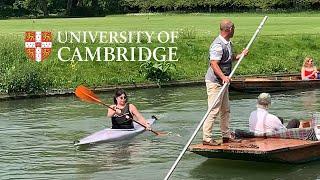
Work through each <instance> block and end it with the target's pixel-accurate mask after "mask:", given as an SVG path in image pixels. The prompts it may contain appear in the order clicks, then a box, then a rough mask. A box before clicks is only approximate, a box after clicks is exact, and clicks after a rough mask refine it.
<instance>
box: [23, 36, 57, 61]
mask: <svg viewBox="0 0 320 180" xmlns="http://www.w3.org/2000/svg"><path fill="white" fill-rule="evenodd" d="M24 41H25V51H26V54H27V56H28V57H29V58H30V59H32V60H34V61H37V62H41V61H43V60H44V59H46V58H48V57H49V56H50V54H51V48H52V34H51V32H38V31H37V32H35V31H29V32H25V36H24Z"/></svg>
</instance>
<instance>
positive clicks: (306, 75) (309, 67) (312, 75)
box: [301, 57, 318, 80]
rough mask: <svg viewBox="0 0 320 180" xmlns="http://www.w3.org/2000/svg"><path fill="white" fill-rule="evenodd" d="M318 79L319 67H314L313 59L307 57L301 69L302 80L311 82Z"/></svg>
mask: <svg viewBox="0 0 320 180" xmlns="http://www.w3.org/2000/svg"><path fill="white" fill-rule="evenodd" d="M317 78H318V70H317V67H316V66H314V65H313V59H312V58H311V57H306V58H305V59H304V61H303V66H302V68H301V79H302V80H310V79H317Z"/></svg>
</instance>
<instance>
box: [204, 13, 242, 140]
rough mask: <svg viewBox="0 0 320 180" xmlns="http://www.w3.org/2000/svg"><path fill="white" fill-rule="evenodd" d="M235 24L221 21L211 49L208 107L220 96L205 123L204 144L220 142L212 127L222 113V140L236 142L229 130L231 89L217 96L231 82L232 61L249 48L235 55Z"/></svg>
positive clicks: (225, 20)
mask: <svg viewBox="0 0 320 180" xmlns="http://www.w3.org/2000/svg"><path fill="white" fill-rule="evenodd" d="M234 30H235V26H234V24H233V22H231V21H230V20H229V19H224V20H222V21H221V22H220V35H219V36H218V37H217V38H216V39H215V40H214V41H213V42H212V44H211V46H210V49H209V63H208V64H209V67H208V70H207V74H206V76H205V82H206V87H207V95H208V107H210V106H212V103H213V102H214V101H215V99H216V98H218V101H217V104H216V105H215V106H214V107H213V108H212V110H211V112H210V114H209V116H208V118H207V119H206V120H205V122H204V124H203V142H202V144H203V145H209V146H215V145H219V144H220V143H218V142H216V141H215V140H213V138H212V128H213V124H214V121H215V120H216V118H217V117H218V115H220V119H221V120H220V129H221V133H222V142H223V143H228V142H236V140H235V139H233V138H231V134H230V130H229V114H230V107H229V106H230V105H229V91H228V88H226V89H225V90H224V92H223V93H222V94H221V96H219V97H217V95H218V93H219V91H220V90H221V88H222V86H223V84H224V83H229V82H230V79H229V77H228V76H229V75H230V73H231V69H232V61H233V60H239V59H240V57H241V54H244V55H245V56H246V55H247V54H248V50H247V49H245V50H243V51H242V53H241V54H238V55H234V54H233V48H232V43H231V41H230V39H231V38H232V37H233V34H234Z"/></svg>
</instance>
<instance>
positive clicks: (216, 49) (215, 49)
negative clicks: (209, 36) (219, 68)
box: [209, 35, 232, 61]
mask: <svg viewBox="0 0 320 180" xmlns="http://www.w3.org/2000/svg"><path fill="white" fill-rule="evenodd" d="M218 38H219V39H220V40H221V41H222V42H223V43H224V44H225V45H226V46H227V48H228V51H229V59H231V56H232V51H231V41H227V40H226V39H225V38H224V37H222V36H221V35H219V36H218ZM209 54H210V60H218V61H220V60H221V57H222V46H221V44H216V43H213V44H211V46H210V49H209Z"/></svg>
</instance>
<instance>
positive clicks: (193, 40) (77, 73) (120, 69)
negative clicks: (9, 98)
mask: <svg viewBox="0 0 320 180" xmlns="http://www.w3.org/2000/svg"><path fill="white" fill-rule="evenodd" d="M222 18H230V19H232V20H233V21H234V22H235V24H236V34H235V37H234V38H233V42H234V45H235V50H237V51H238V52H239V51H240V50H242V48H244V47H245V46H246V44H247V43H248V41H249V40H250V38H251V36H252V35H253V33H254V32H255V30H256V28H257V26H258V25H259V23H260V21H261V20H262V18H263V15H261V14H250V13H249V14H233V13H231V14H187V15H173V14H164V15H161V14H160V15H142V16H134V15H130V16H129V15H121V16H107V17H104V18H81V19H34V20H32V19H23V20H1V21H0V25H1V27H2V28H1V29H0V38H1V41H0V73H1V74H0V75H1V77H0V88H1V89H2V90H1V91H3V92H6V91H7V90H8V88H12V87H9V86H8V82H15V79H14V78H20V76H16V75H14V74H15V73H24V74H25V75H26V77H28V76H31V75H33V74H32V73H30V72H26V71H30V69H32V68H34V69H36V71H37V74H39V76H41V77H42V78H41V81H40V82H39V83H38V86H39V89H42V88H74V87H75V86H77V85H78V84H83V83H84V84H87V85H89V86H106V85H115V84H128V83H141V82H148V81H147V80H145V78H144V77H143V76H142V75H141V74H140V73H139V67H140V66H141V62H72V63H71V62H61V61H59V60H58V59H57V50H58V49H59V48H60V47H62V46H63V45H62V44H61V43H57V41H56V40H55V41H54V46H53V53H52V55H51V56H50V58H49V59H48V60H46V61H45V62H43V63H41V64H39V63H33V62H31V61H29V60H28V58H27V57H26V56H25V53H24V43H23V42H24V40H23V35H24V34H23V33H24V32H25V31H31V30H32V31H35V30H41V31H47V30H49V31H52V32H53V33H54V34H56V33H57V32H58V31H111V30H113V31H136V30H142V31H157V32H159V31H172V30H175V31H179V36H180V38H179V39H178V40H177V42H176V43H175V44H174V46H177V47H178V52H177V55H178V57H179V61H178V62H175V65H176V72H175V73H174V77H173V78H174V79H175V80H181V79H184V80H199V79H203V78H204V75H205V73H206V70H207V67H208V48H209V46H210V43H211V42H212V40H213V39H214V37H215V36H216V35H217V34H218V31H219V30H218V24H219V21H220V20H221V19H222ZM319 32H320V16H319V14H315V13H312V14H308V13H302V14H297V13H293V14H272V15H270V17H269V20H268V21H267V22H266V24H265V26H264V28H263V29H262V31H261V34H260V35H259V36H258V37H257V39H256V42H255V43H254V44H253V45H252V48H251V49H250V53H249V56H248V57H246V58H245V59H244V61H243V62H242V64H241V65H240V66H239V69H238V70H237V71H236V74H270V73H275V72H299V70H300V67H301V65H302V62H303V59H304V57H305V56H308V55H310V56H312V57H314V59H315V61H316V65H319V63H320V61H319V57H320V51H319V49H320V34H319ZM73 46H78V47H80V48H84V45H83V44H73ZM90 46H91V47H93V48H94V47H97V46H100V44H94V45H90ZM122 46H126V47H129V46H130V45H129V44H124V45H122ZM139 46H148V47H156V46H158V44H156V43H153V44H151V45H150V44H146V43H142V44H139ZM166 46H168V45H166ZM24 67H28V68H24ZM24 71H25V72H24ZM30 74H31V75H30ZM23 77H25V76H23ZM32 77H33V76H32ZM24 80H25V81H26V82H24V83H32V78H31V79H27V78H26V79H24ZM42 81H43V82H42ZM47 86H49V87H47Z"/></svg>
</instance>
